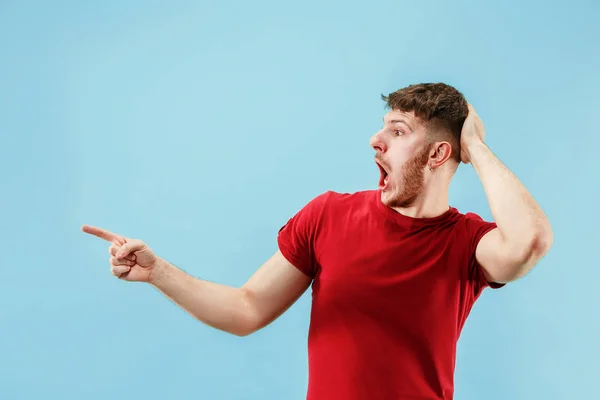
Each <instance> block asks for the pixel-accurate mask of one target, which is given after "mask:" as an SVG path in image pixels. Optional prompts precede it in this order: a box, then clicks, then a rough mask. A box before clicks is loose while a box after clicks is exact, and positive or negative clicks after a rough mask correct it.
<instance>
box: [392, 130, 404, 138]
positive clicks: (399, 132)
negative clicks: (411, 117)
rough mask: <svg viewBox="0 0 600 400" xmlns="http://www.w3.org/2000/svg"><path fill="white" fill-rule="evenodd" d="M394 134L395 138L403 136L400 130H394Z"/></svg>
mask: <svg viewBox="0 0 600 400" xmlns="http://www.w3.org/2000/svg"><path fill="white" fill-rule="evenodd" d="M394 134H395V135H396V136H402V135H404V131H402V130H400V129H396V130H395V131H394Z"/></svg>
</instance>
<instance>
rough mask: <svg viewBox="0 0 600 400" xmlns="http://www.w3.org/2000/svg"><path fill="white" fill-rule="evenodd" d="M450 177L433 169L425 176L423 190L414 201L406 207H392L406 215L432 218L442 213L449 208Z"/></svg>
mask: <svg viewBox="0 0 600 400" xmlns="http://www.w3.org/2000/svg"><path fill="white" fill-rule="evenodd" d="M449 189H450V179H447V178H446V176H445V174H443V173H442V171H433V172H432V173H431V174H429V176H427V177H426V178H425V182H424V185H423V190H422V191H421V193H420V194H419V196H418V197H417V198H416V199H415V201H414V202H413V203H412V204H411V205H409V206H406V207H393V209H394V210H395V211H396V212H398V213H400V214H402V215H406V216H407V217H412V218H434V217H437V216H440V215H442V214H444V213H445V212H446V211H448V209H449V208H450V205H449V203H448V191H449Z"/></svg>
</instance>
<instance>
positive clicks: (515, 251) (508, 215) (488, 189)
mask: <svg viewBox="0 0 600 400" xmlns="http://www.w3.org/2000/svg"><path fill="white" fill-rule="evenodd" d="M484 136H485V132H484V129H483V123H482V122H481V119H480V118H479V116H478V115H477V113H476V112H475V110H474V109H473V108H472V106H469V116H468V117H467V120H465V124H464V125H463V132H462V136H461V158H462V161H463V162H466V163H469V162H470V163H471V164H472V165H473V168H474V169H475V171H476V173H477V175H478V176H479V179H480V180H481V183H482V184H483V188H484V191H485V194H486V196H487V199H488V202H489V205H490V210H491V212H492V216H493V218H494V222H495V223H496V225H497V228H495V229H493V230H491V231H490V232H488V233H487V234H486V235H485V236H483V237H482V238H481V240H480V241H479V244H478V245H477V249H476V252H475V256H476V259H477V262H478V263H479V265H480V266H481V268H482V270H483V272H484V274H485V276H486V279H487V280H488V282H498V283H506V282H511V281H514V280H517V279H519V278H521V277H523V276H525V275H526V274H527V273H528V272H529V271H530V270H531V269H532V268H533V266H534V265H535V264H537V262H538V261H539V260H540V259H541V258H542V257H544V256H545V255H546V253H547V252H548V251H549V250H550V247H551V246H552V242H553V233H552V228H551V226H550V222H549V221H548V218H547V217H546V215H545V214H544V212H543V211H542V209H541V208H540V206H539V205H538V204H537V202H536V201H535V200H534V199H533V197H532V196H531V194H530V193H529V192H528V191H527V189H526V188H525V186H524V185H523V184H522V183H521V182H520V181H519V179H517V177H516V176H515V175H514V174H513V173H512V172H511V171H510V170H509V169H508V168H507V167H506V166H505V165H504V164H503V163H502V162H501V161H500V160H499V159H498V158H497V157H496V156H495V155H494V154H493V153H492V151H491V150H490V149H489V148H488V147H487V146H486V145H485V143H484V141H483V139H484Z"/></svg>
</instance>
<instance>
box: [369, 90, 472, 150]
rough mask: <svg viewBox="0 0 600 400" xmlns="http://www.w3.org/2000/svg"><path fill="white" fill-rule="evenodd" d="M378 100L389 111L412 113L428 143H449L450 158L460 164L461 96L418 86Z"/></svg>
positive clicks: (463, 102) (463, 108)
mask: <svg viewBox="0 0 600 400" xmlns="http://www.w3.org/2000/svg"><path fill="white" fill-rule="evenodd" d="M381 98H382V99H383V100H384V101H385V102H386V103H387V106H388V107H389V108H391V109H392V110H398V111H404V112H411V111H412V112H413V113H414V114H415V116H416V117H417V118H418V119H420V120H421V122H423V123H424V125H425V128H426V129H427V131H428V133H429V135H430V139H433V140H436V139H443V140H447V141H448V142H450V144H451V145H452V158H453V159H454V160H456V161H457V162H460V132H461V130H462V126H463V123H464V122H465V119H466V118H467V114H468V113H469V109H468V106H467V100H466V99H465V97H464V96H463V94H462V93H460V92H459V91H458V90H456V89H455V88H454V87H452V86H450V85H446V84H445V83H420V84H415V85H410V86H408V87H405V88H403V89H400V90H397V91H395V92H393V93H390V94H389V95H388V96H385V95H381Z"/></svg>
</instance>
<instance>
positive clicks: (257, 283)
mask: <svg viewBox="0 0 600 400" xmlns="http://www.w3.org/2000/svg"><path fill="white" fill-rule="evenodd" d="M484 137H485V131H484V127H483V123H482V121H481V119H480V118H479V116H478V115H477V113H476V112H475V110H474V109H473V107H472V106H469V116H468V117H467V119H466V121H465V123H464V125H463V130H462V134H461V143H460V145H461V154H460V156H461V161H462V162H464V163H467V164H469V163H470V164H471V165H472V166H473V168H474V169H475V171H476V173H477V175H478V176H479V178H480V180H481V182H482V184H483V187H484V190H485V193H486V196H487V198H488V201H489V205H490V209H491V211H492V215H493V217H494V221H495V222H496V224H497V226H498V227H497V228H496V229H494V230H492V231H490V232H489V233H487V234H486V235H485V236H484V237H483V238H482V239H481V241H480V242H479V245H478V247H477V249H476V257H477V260H478V261H479V263H480V264H481V266H482V268H483V270H484V272H485V274H486V276H487V278H488V280H489V281H494V282H510V281H513V280H516V279H519V278H520V277H522V276H524V275H525V274H527V272H529V271H530V270H531V268H533V266H534V265H535V264H536V263H537V262H538V261H539V260H540V259H541V258H542V257H543V256H544V255H545V254H546V253H547V252H548V251H549V249H550V247H551V245H552V240H553V235H552V230H551V227H550V223H549V221H548V219H547V218H546V216H545V215H544V213H543V212H542V210H541V209H540V207H539V206H538V205H537V203H536V202H535V201H534V199H533V198H532V196H531V195H530V194H529V193H528V192H527V190H526V189H525V187H524V186H523V185H522V184H521V182H519V180H518V179H517V178H516V177H515V176H514V174H512V173H511V172H510V171H509V170H508V168H506V166H504V165H503V164H502V163H501V162H500V160H498V158H496V156H494V154H493V153H492V152H491V151H490V149H489V148H488V147H487V146H486V145H485V144H484ZM371 146H372V147H373V149H374V150H375V153H376V155H375V160H376V162H377V163H378V164H380V165H382V166H383V168H384V169H385V170H386V171H387V173H388V175H389V176H388V182H387V185H386V187H385V189H384V190H383V191H382V198H381V199H382V202H383V203H384V204H386V205H387V206H389V207H391V208H392V209H394V210H396V211H397V212H399V213H402V214H404V215H407V216H411V217H414V218H423V217H434V216H437V215H440V214H442V213H444V212H446V211H447V210H448V208H449V205H448V189H449V185H450V180H451V179H452V176H453V175H454V173H455V171H456V168H457V166H458V163H457V161H454V159H453V158H452V146H451V145H450V143H449V142H447V141H433V140H432V139H431V135H428V133H427V131H426V129H425V126H424V125H423V124H422V123H421V122H420V121H419V119H418V118H416V117H415V115H414V114H412V113H405V112H401V111H397V110H392V111H390V112H389V113H388V114H387V115H386V116H385V117H384V127H383V128H382V129H381V130H380V131H379V132H377V133H376V134H375V135H373V137H372V138H371ZM82 230H83V232H85V233H88V234H90V235H94V236H96V237H98V238H100V239H103V240H105V241H106V242H108V243H110V246H109V249H108V250H109V253H110V258H109V264H110V267H111V272H112V274H113V275H115V276H116V277H118V278H119V279H121V280H124V281H130V282H147V283H149V284H150V285H152V286H154V287H155V288H157V289H158V290H160V291H161V292H162V293H163V294H164V295H165V296H166V297H168V298H169V299H171V300H172V301H173V302H174V303H175V304H177V305H178V306H180V307H181V308H182V309H184V310H185V311H187V312H188V313H189V314H190V315H192V316H193V317H195V318H196V319H198V320H199V321H201V322H203V323H205V324H207V325H209V326H212V327H214V328H216V329H220V330H222V331H226V332H229V333H231V334H234V335H238V336H246V335H249V334H251V333H253V332H255V331H257V330H259V329H261V328H263V327H265V326H267V325H268V324H270V323H271V322H272V321H274V320H275V319H276V318H277V317H278V316H280V315H281V314H282V313H283V312H285V311H286V310H287V309H288V308H289V307H290V306H291V305H292V304H293V303H294V302H295V301H296V300H297V299H298V298H299V297H300V296H301V295H302V294H303V293H304V292H305V291H306V290H307V289H308V287H309V285H310V282H311V279H310V278H309V277H307V276H306V275H304V274H302V273H301V272H300V271H299V270H298V269H296V268H295V267H294V266H293V265H292V264H290V263H289V262H288V261H287V260H286V259H285V258H284V257H283V255H282V254H281V252H279V251H277V252H275V254H273V255H272V256H271V258H269V260H267V261H266V262H265V263H264V264H263V265H262V266H261V267H260V268H259V269H258V270H257V271H256V272H255V273H254V274H253V275H252V276H251V277H250V279H249V280H248V281H247V282H246V283H245V284H244V285H242V286H241V287H231V286H226V285H221V284H217V283H213V282H208V281H204V280H201V279H198V278H195V277H192V276H190V275H189V274H187V273H185V272H184V271H182V270H181V269H179V268H177V267H176V266H174V265H172V264H170V263H169V262H167V261H166V260H164V259H162V258H160V257H158V256H157V255H156V254H155V253H154V252H153V251H152V249H150V247H148V245H147V244H146V243H144V242H143V241H141V240H138V239H131V238H127V237H124V236H121V235H118V234H115V233H112V232H110V231H107V230H105V229H101V228H98V227H94V226H89V225H84V226H83V227H82Z"/></svg>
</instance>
